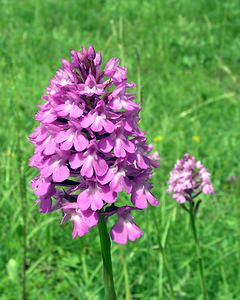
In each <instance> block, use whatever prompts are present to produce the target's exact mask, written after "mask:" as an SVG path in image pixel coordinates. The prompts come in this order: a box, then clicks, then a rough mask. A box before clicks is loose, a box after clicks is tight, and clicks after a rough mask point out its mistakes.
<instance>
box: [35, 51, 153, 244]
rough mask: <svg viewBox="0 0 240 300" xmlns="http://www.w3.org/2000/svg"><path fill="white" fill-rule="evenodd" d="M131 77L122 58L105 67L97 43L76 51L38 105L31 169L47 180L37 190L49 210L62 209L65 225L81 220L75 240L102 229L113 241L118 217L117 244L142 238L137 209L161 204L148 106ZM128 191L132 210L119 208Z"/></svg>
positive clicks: (44, 210) (44, 208)
mask: <svg viewBox="0 0 240 300" xmlns="http://www.w3.org/2000/svg"><path fill="white" fill-rule="evenodd" d="M126 72H127V70H126V69H125V68H122V67H120V66H119V60H118V59H117V58H111V59H110V60H109V61H108V62H107V64H106V65H105V67H103V66H102V57H101V54H100V52H97V53H96V52H95V50H94V48H93V46H90V47H89V48H88V49H85V48H83V49H82V51H81V52H76V51H71V61H70V62H69V61H66V60H63V61H62V67H61V68H60V69H59V70H58V71H57V72H56V74H55V76H54V77H53V78H52V79H51V80H50V82H49V85H48V86H47V88H46V94H45V95H44V96H43V100H44V101H45V103H44V104H41V105H39V106H38V107H39V111H38V112H37V114H36V117H35V118H36V120H37V121H39V123H40V125H39V126H38V127H37V128H36V129H35V130H34V132H33V133H32V134H31V135H30V141H31V143H32V144H33V145H34V146H35V152H34V155H33V156H32V157H31V159H30V166H32V167H34V168H37V169H38V170H39V175H38V176H37V177H36V178H34V179H33V180H32V188H33V189H34V191H35V194H36V195H37V197H38V199H37V203H39V207H40V212H41V213H50V212H52V211H54V210H57V209H59V210H61V212H62V216H63V218H62V223H65V222H66V221H68V220H69V221H71V222H72V223H73V232H72V237H73V238H75V237H77V236H82V235H84V234H86V233H88V232H89V229H90V228H91V227H93V226H96V225H97V224H98V225H99V228H100V229H99V233H100V237H101V235H103V237H102V238H103V240H104V239H105V244H108V242H106V224H105V223H106V220H107V219H108V218H109V217H111V216H113V215H116V216H117V223H116V224H115V225H113V227H112V229H111V238H112V240H113V241H115V242H117V243H119V244H125V243H127V241H128V240H131V241H134V240H135V239H137V238H139V237H140V236H142V235H143V232H142V231H141V230H140V229H139V228H138V226H137V225H136V224H135V222H134V221H133V217H132V216H131V212H132V211H133V210H137V211H139V210H141V209H145V208H146V207H147V206H148V204H149V203H150V204H151V205H153V206H155V205H157V204H158V201H157V199H156V198H155V197H154V196H153V195H152V193H151V188H152V185H151V183H150V182H149V180H150V179H151V177H152V168H156V167H158V162H157V160H156V155H155V154H151V151H152V146H151V145H148V144H147V142H146V137H145V134H144V132H142V131H141V130H140V128H139V127H138V121H139V112H140V107H139V104H138V103H136V102H134V99H135V95H134V94H133V93H131V92H129V90H131V89H132V88H134V87H135V86H136V85H135V84H134V83H129V82H128V81H127V77H126ZM122 191H125V192H126V193H127V194H128V195H129V199H130V201H131V205H129V203H127V202H126V203H124V205H123V206H121V205H119V204H118V202H119V200H118V194H119V193H120V192H122ZM104 234H105V235H104ZM103 244H104V243H103ZM103 244H102V245H103Z"/></svg>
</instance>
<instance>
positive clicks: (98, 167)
mask: <svg viewBox="0 0 240 300" xmlns="http://www.w3.org/2000/svg"><path fill="white" fill-rule="evenodd" d="M93 167H94V170H95V172H96V174H97V176H103V175H104V174H106V173H107V170H108V164H107V163H106V161H105V160H104V159H102V158H98V159H96V160H94V162H93Z"/></svg>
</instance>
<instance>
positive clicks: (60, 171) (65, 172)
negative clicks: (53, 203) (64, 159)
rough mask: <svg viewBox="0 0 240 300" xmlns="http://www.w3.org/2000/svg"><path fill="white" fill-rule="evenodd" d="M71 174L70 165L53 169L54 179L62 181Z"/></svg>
mask: <svg viewBox="0 0 240 300" xmlns="http://www.w3.org/2000/svg"><path fill="white" fill-rule="evenodd" d="M69 176H70V172H69V169H68V167H66V166H60V167H59V168H57V169H55V170H54V171H53V181H55V182H62V181H64V180H66V179H67V178H68V177H69Z"/></svg>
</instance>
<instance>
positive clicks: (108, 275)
mask: <svg viewBox="0 0 240 300" xmlns="http://www.w3.org/2000/svg"><path fill="white" fill-rule="evenodd" d="M98 231H99V236H100V243H101V251H102V260H103V281H104V289H105V299H106V300H116V299H117V297H116V293H115V288H114V282H113V272H112V260H111V242H110V238H109V233H108V231H107V226H106V222H105V217H104V216H100V218H99V221H98Z"/></svg>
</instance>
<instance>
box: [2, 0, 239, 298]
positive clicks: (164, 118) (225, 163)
mask: <svg viewBox="0 0 240 300" xmlns="http://www.w3.org/2000/svg"><path fill="white" fill-rule="evenodd" d="M0 5H1V8H0V89H1V96H0V97H1V101H0V112H1V127H0V145H1V146H0V147H1V151H0V156H1V158H0V182H1V189H0V208H1V214H0V228H1V230H0V299H1V300H11V299H14V300H17V299H23V298H24V297H23V292H24V293H25V294H26V295H27V297H25V299H26V298H27V299H44V300H45V299H46V300H51V299H61V300H65V299H66V300H67V299H81V300H88V299H89V300H102V299H103V298H104V296H103V284H102V268H101V264H102V262H101V252H100V243H99V237H98V231H97V228H96V227H95V228H93V229H92V230H91V231H90V234H88V235H86V236H84V237H83V238H77V239H76V240H75V241H72V239H71V230H72V228H71V227H72V224H70V223H68V224H65V225H60V220H61V216H60V212H59V211H56V212H54V213H52V214H48V215H44V214H40V213H39V212H38V207H37V206H36V205H35V199H36V197H35V196H34V195H33V193H32V191H31V190H30V180H31V178H32V177H33V176H34V175H36V173H37V172H35V171H34V170H32V169H30V168H29V167H28V159H29V157H30V156H31V155H32V153H33V147H32V145H30V143H29V142H28V135H29V134H30V132H31V131H32V130H33V128H34V127H36V125H37V123H36V122H35V121H34V118H33V117H34V114H35V113H36V111H37V107H36V105H37V104H39V103H41V102H42V100H41V95H42V94H43V93H44V89H45V86H46V85H47V83H48V80H49V79H50V78H51V77H52V76H53V75H54V73H55V71H56V70H57V68H59V67H60V63H61V59H62V58H63V57H64V58H66V59H68V58H69V57H70V50H71V49H75V50H79V49H80V48H81V46H88V45H89V44H91V43H92V44H94V46H95V49H96V50H98V51H99V50H100V51H101V52H102V55H103V59H104V62H106V61H107V60H108V59H109V58H110V57H120V58H121V65H124V66H125V67H127V68H128V77H129V79H130V80H131V81H134V82H136V83H137V84H138V88H137V89H136V94H137V99H138V101H141V102H142V112H141V121H140V126H141V128H142V129H143V130H144V131H146V132H147V136H148V140H149V142H151V143H152V144H153V145H154V149H155V150H156V151H158V152H159V155H160V158H161V166H160V168H159V169H158V170H157V171H155V176H154V179H153V183H154V193H155V195H156V196H157V198H158V199H159V200H160V202H161V203H160V205H159V206H158V207H157V208H152V207H148V209H147V210H146V211H145V212H144V213H143V212H135V214H134V216H135V220H136V223H137V224H138V225H139V226H140V227H141V228H142V229H143V231H144V233H145V235H144V237H143V238H141V239H139V240H137V241H136V242H135V243H128V244H127V245H125V246H120V245H118V244H112V257H113V269H114V278H115V284H116V290H117V295H118V299H126V300H130V299H144V300H148V299H151V300H159V299H160V300H161V299H169V286H168V283H167V275H166V271H165V269H164V267H163V262H162V257H161V255H160V250H159V241H161V243H162V244H163V245H164V247H165V252H166V255H167V258H168V261H169V267H170V270H171V274H172V277H173V282H174V290H175V292H176V299H201V297H200V293H201V290H200V285H199V275H198V268H197V262H196V256H195V251H194V250H195V249H194V244H193V239H192V232H191V230H190V227H189V218H188V215H187V214H186V213H185V212H184V211H183V210H182V209H181V208H180V207H179V206H178V205H177V203H175V202H174V201H173V200H171V197H170V196H169V195H167V194H166V188H167V180H168V177H169V172H170V171H171V170H172V168H173V165H174V163H175V161H176V160H177V159H178V158H179V157H181V156H182V155H183V154H184V153H185V152H189V153H190V154H192V155H196V156H197V157H198V159H201V160H202V161H203V163H204V165H205V166H206V167H207V168H208V169H209V170H210V171H211V173H212V180H213V184H214V187H215V190H216V196H215V197H210V196H209V197H202V198H203V201H202V204H201V207H200V211H199V215H198V220H197V226H198V230H199V237H200V240H201V243H202V252H203V258H204V264H205V269H206V270H205V273H206V283H207V290H208V294H209V299H210V300H212V299H219V300H231V299H240V285H239V282H240V230H239V228H240V199H239V197H240V196H239V195H240V163H239V155H240V150H239V148H240V144H239V140H240V122H239V121H240V101H239V99H240V98H239V94H240V85H239V81H240V30H239V29H240V3H239V1H238V0H229V1H220V0H210V1H206V0H198V1H192V0H180V1H174V0H171V1H166V0H165V1H163V0H152V1H151V0H150V1H140V0H139V1H137V0H130V1H110V0H104V1H93V0H86V1H83V0H81V1H73V0H69V1H56V0H48V1H40V0H28V1H26V0H23V1H16V0H0ZM24 249H25V251H24ZM23 274H25V276H23ZM24 286H25V291H24V288H23V287H24Z"/></svg>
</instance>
